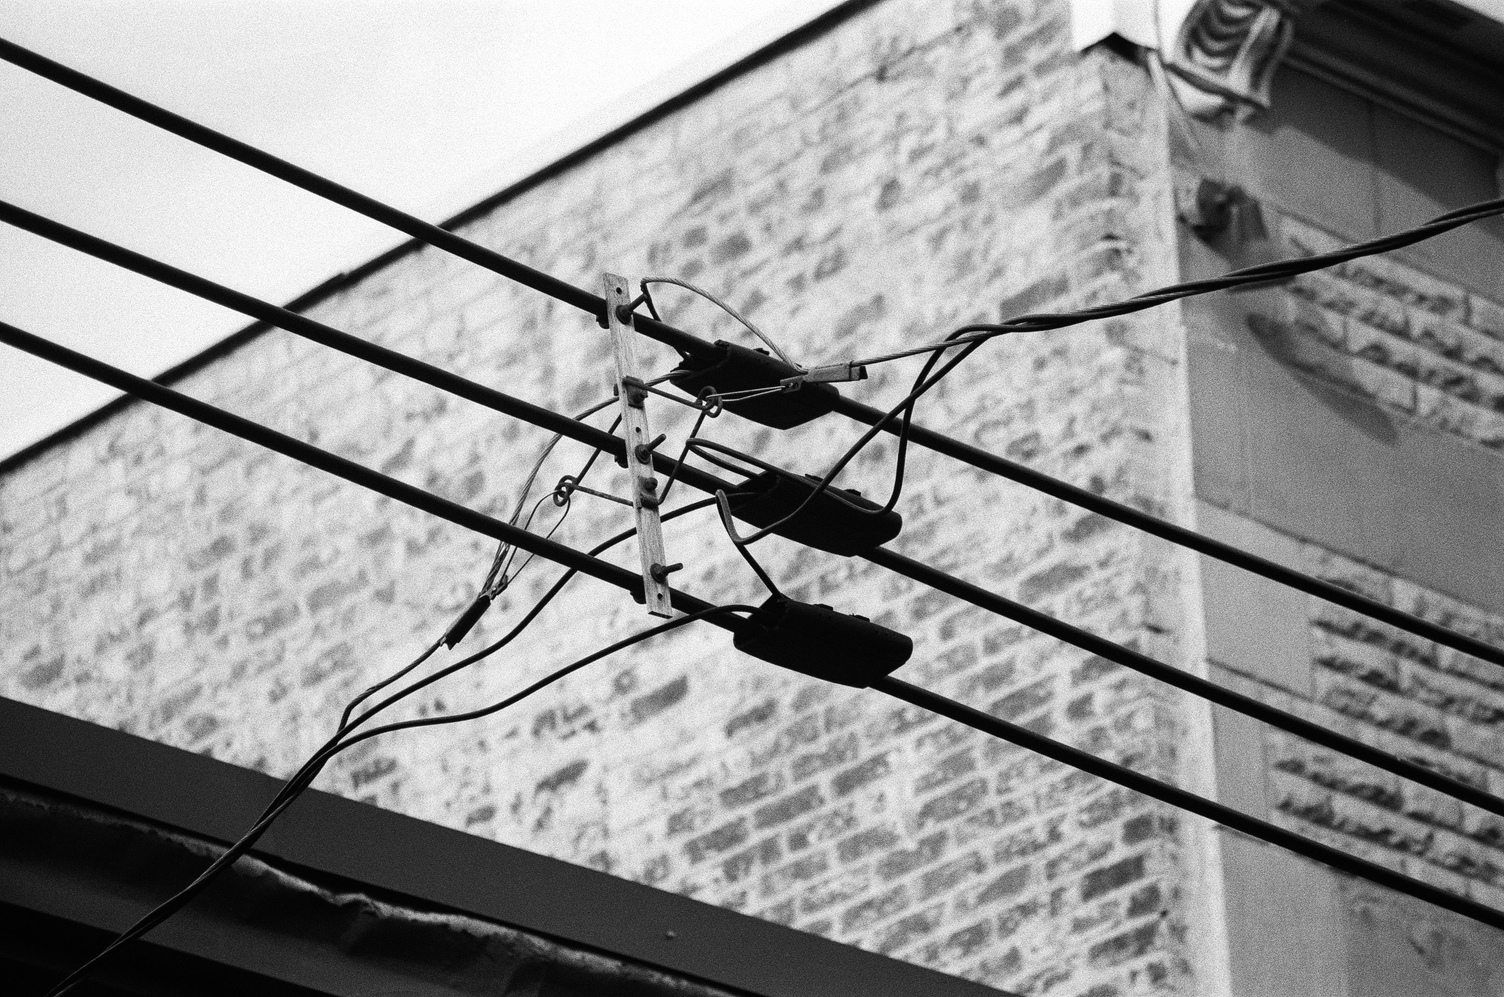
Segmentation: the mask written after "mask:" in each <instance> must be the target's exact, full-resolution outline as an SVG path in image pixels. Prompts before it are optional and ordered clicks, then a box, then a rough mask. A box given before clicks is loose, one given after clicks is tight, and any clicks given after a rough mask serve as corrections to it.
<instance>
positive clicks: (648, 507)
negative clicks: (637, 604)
mask: <svg viewBox="0 0 1504 997" xmlns="http://www.w3.org/2000/svg"><path fill="white" fill-rule="evenodd" d="M604 277H605V291H606V293H605V298H606V322H607V325H606V328H607V329H608V330H609V331H610V333H611V346H612V350H613V352H614V353H615V354H616V383H617V388H618V391H617V397H618V399H619V400H620V404H621V428H622V438H623V439H625V440H626V443H627V452H626V458H627V470H628V472H629V473H630V474H631V475H632V510H633V511H634V512H635V513H636V515H637V550H638V552H639V553H640V554H641V555H642V591H643V595H644V597H645V599H646V602H647V607H648V612H649V613H652V614H653V615H654V616H661V617H663V618H665V619H670V618H672V617H673V615H674V610H673V607H672V606H671V605H670V603H669V588H668V572H669V571H670V570H672V567H670V566H668V558H667V556H666V555H665V554H664V551H663V524H662V522H661V521H660V520H659V518H658V479H657V478H656V477H654V476H653V454H652V439H653V437H652V434H651V433H650V432H649V430H648V410H647V399H648V392H647V390H646V389H645V387H644V385H643V381H642V379H641V378H639V377H638V376H637V349H636V339H637V332H636V329H635V328H633V324H632V310H631V300H632V299H631V298H630V296H629V294H628V288H629V287H630V286H631V285H630V284H629V283H628V281H627V279H626V278H625V277H622V276H619V275H617V274H614V273H608V274H605V275H604ZM674 567H677V566H674Z"/></svg>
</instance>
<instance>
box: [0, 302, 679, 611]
mask: <svg viewBox="0 0 1504 997" xmlns="http://www.w3.org/2000/svg"><path fill="white" fill-rule="evenodd" d="M0 343H5V344H7V345H10V346H13V347H15V348H16V349H19V350H22V351H24V352H26V353H30V354H31V355H33V356H36V357H39V358H41V359H43V360H46V361H48V362H49V363H55V364H57V365H58V366H61V367H66V368H68V369H69V370H72V371H75V372H77V373H80V374H83V375H85V376H86V377H90V378H93V379H94V380H97V381H100V382H102V383H104V384H108V385H111V386H112V387H115V388H117V389H119V390H120V391H123V392H126V393H127V394H130V395H133V396H135V397H137V398H140V399H142V400H143V401H147V402H150V403H152V404H154V405H158V406H161V407H162V408H165V409H168V410H170V411H173V412H177V413H179V414H181V415H185V416H187V417H188V418H190V419H194V420H196V421H198V422H202V423H204V424H205V425H208V426H213V427H214V428H216V429H219V430H222V431H224V432H226V433H229V434H230V435H232V436H237V437H240V438H241V439H244V440H247V441H249V442H252V443H255V444H257V445H259V446H262V447H265V448H266V449H268V450H272V451H275V452H277V453H280V454H283V455H285V456H287V457H291V458H292V459H294V460H296V461H298V462H299V463H302V464H306V465H308V466H309V467H313V468H317V469H318V470H321V471H324V472H326V473H328V474H332V475H334V476H335V477H338V478H342V479H343V480H345V481H348V482H350V483H352V484H355V485H359V486H361V487H362V488H365V489H368V490H370V491H373V492H375V493H377V494H379V495H384V496H386V497H387V498H391V499H395V500H396V501H398V502H401V503H403V504H404V505H409V506H412V507H413V508H415V509H419V510H421V511H423V512H426V513H429V514H430V515H433V516H436V517H438V518H439V519H443V520H445V521H447V522H450V523H453V524H455V525H456V526H462V527H464V528H466V529H469V530H472V531H474V532H476V533H480V534H482V535H484V536H489V537H492V538H493V539H498V540H503V539H504V540H510V541H511V542H513V543H514V544H516V546H518V547H521V548H522V549H523V550H528V551H533V552H535V553H537V554H540V555H541V556H543V557H545V558H547V559H549V560H551V561H555V562H557V563H559V564H562V565H565V566H566V567H571V568H576V569H578V570H579V571H581V572H583V573H584V574H587V575H590V576H591V577H594V578H599V579H601V580H602V581H605V582H608V583H610V584H612V585H615V586H617V587H618V588H624V589H627V590H628V591H637V590H638V589H639V587H640V586H641V584H642V582H641V576H640V575H639V574H638V573H637V572H634V571H630V570H628V569H626V568H623V567H620V566H618V565H615V564H611V563H610V562H607V561H602V560H600V559H599V558H595V557H591V556H590V555H587V554H585V553H584V552H583V551H578V550H575V549H574V548H572V547H568V546H565V545H564V544H560V543H556V542H554V541H551V540H545V539H544V538H543V537H539V536H537V535H536V534H532V533H528V532H526V531H525V530H520V529H518V528H517V527H515V526H510V525H508V524H506V523H503V522H501V521H500V520H498V519H494V518H492V517H490V516H487V515H485V514H483V513H480V512H476V511H475V510H473V509H467V508H466V507H464V506H462V505H460V504H459V503H457V502H453V501H451V500H449V499H446V498H444V497H442V496H440V495H435V494H433V493H432V492H429V491H426V490H424V489H422V488H418V487H416V486H413V485H410V484H408V483H406V482H404V481H399V480H397V479H396V478H393V477H390V476H388V475H385V474H382V473H380V472H378V471H374V470H372V469H371V468H369V467H366V466H364V465H362V464H358V463H356V462H355V461H352V460H349V459H347V458H345V457H341V456H339V455H337V454H333V453H330V452H329V451H327V450H322V449H320V448H319V447H316V446H313V445H312V444H310V443H306V442H304V441H303V440H299V439H296V438H294V437H291V436H288V435H287V434H285V433H280V432H278V431H276V430H274V429H271V428H270V427H267V426H263V425H261V424H260V423H256V422H253V421H251V420H250V419H246V418H244V417H242V416H238V415H235V414H233V413H231V412H227V411H225V410H224V409H221V408H217V407H215V406H213V405H209V404H207V403H205V402H202V401H199V400H198V399H196V398H191V397H189V396H187V395H185V394H183V393H182V392H179V391H175V390H173V389H172V388H169V387H167V386H166V385H163V384H158V383H157V382H155V381H150V380H147V379H146V378H144V377H137V376H136V375H134V374H130V373H128V372H126V371H123V370H121V369H119V368H118V367H112V366H110V365H109V364H106V363H104V362H102V361H100V360H97V359H95V358H94V357H90V356H88V355H86V354H83V353H79V352H78V351H76V350H70V349H68V348H67V347H65V346H61V345H59V344H57V343H53V342H50V341H48V340H46V339H43V338H42V337H40V336H34V335H32V334H31V333H29V332H25V331H23V330H21V329H18V328H16V327H15V326H13V325H10V324H9V323H6V322H0ZM564 421H565V422H570V420H568V419H565V420H564ZM609 439H612V440H615V439H616V438H615V437H609ZM674 598H675V600H676V605H680V607H681V608H682V605H683V604H693V603H696V602H697V600H691V599H689V598H688V597H686V596H684V594H683V593H678V592H676V593H674Z"/></svg>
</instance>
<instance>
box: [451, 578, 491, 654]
mask: <svg viewBox="0 0 1504 997" xmlns="http://www.w3.org/2000/svg"><path fill="white" fill-rule="evenodd" d="M490 608H491V597H490V596H489V595H487V594H486V593H484V592H482V593H481V594H480V595H478V596H476V597H475V601H474V602H472V603H471V604H470V608H469V609H467V610H465V611H464V613H462V614H461V615H460V618H459V619H457V620H455V621H454V626H452V627H450V628H449V632H448V633H446V634H445V635H444V646H445V647H448V648H453V647H454V645H456V644H458V643H459V642H460V641H462V640H464V639H465V635H466V634H468V633H469V632H470V631H471V630H473V629H474V628H475V625H476V624H477V623H479V622H480V618H481V617H482V616H484V615H486V610H488V609H490Z"/></svg>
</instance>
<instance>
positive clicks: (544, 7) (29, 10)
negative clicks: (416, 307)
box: [0, 0, 834, 456]
mask: <svg viewBox="0 0 1504 997" xmlns="http://www.w3.org/2000/svg"><path fill="white" fill-rule="evenodd" d="M833 5H834V0H547V2H536V0H534V2H526V0H522V2H519V0H489V2H480V0H130V2H124V0H115V2H111V0H4V2H3V3H0V36H3V37H5V38H7V39H9V40H11V41H14V42H16V43H18V44H20V45H24V46H26V47H27V48H30V49H32V50H33V51H37V52H40V53H41V54H42V55H45V56H48V57H49V58H52V59H55V60H57V61H59V62H62V63H64V64H65V65H69V66H72V67H73V68H76V69H80V70H82V71H84V72H86V73H89V74H90V75H93V76H95V77H97V78H100V79H103V80H104V81H105V82H107V83H111V84H113V85H115V86H118V87H120V88H121V89H124V90H126V91H128V92H131V93H134V94H136V95H138V96H141V97H144V98H146V99H148V100H151V101H153V102H155V103H158V104H161V105H163V106H165V107H167V108H168V109H170V110H173V111H177V112H178V113H180V114H184V115H186V116H187V117H189V118H192V119H194V120H197V121H201V122H203V123H205V124H208V125H210V126H212V127H214V128H217V129H219V130H220V131H223V132H226V133H228V134H230V135H232V136H234V137H236V138H239V139H242V140H244V141H247V142H250V143H252V144H254V145H258V146H261V147H262V148H265V149H267V150H268V151H271V152H273V153H275V154H277V155H279V156H282V157H284V158H286V159H289V160H291V161H292V162H294V163H297V164H298V165H301V166H305V167H307V168H309V169H312V170H314V171H315V172H318V173H322V174H324V175H325V176H328V177H330V178H332V179H335V180H338V181H340V182H341V183H344V184H347V185H348V186H351V187H354V188H355V189H356V190H359V191H362V192H363V193H367V194H370V195H372V196H374V197H377V198H379V199H381V200H384V201H387V202H388V203H391V204H394V205H396V206H397V207H400V208H403V209H405V210H408V211H412V212H414V213H417V214H419V215H422V216H423V217H425V218H428V219H429V220H433V221H437V220H439V219H440V218H441V217H443V216H446V215H449V214H452V213H454V212H455V211H457V210H459V209H460V208H463V207H465V206H466V205H467V204H468V203H471V202H473V201H478V200H480V199H481V197H483V196H485V195H486V194H487V193H490V192H492V191H493V190H496V189H500V187H501V186H502V185H503V184H504V182H505V181H506V179H507V176H506V173H507V170H506V169H505V168H504V167H503V166H502V164H504V163H505V162H507V161H509V160H512V161H514V160H516V159H518V158H519V157H520V158H522V159H527V158H529V150H533V153H532V158H535V159H536V158H537V153H538V149H537V147H538V146H539V145H540V144H543V145H545V146H547V145H548V144H549V143H548V140H549V139H550V138H551V137H552V138H554V143H553V145H554V146H557V145H558V144H559V136H560V133H561V132H564V133H567V134H568V133H572V134H576V135H577V134H579V133H581V132H582V131H584V130H588V128H589V122H588V121H587V122H583V123H582V121H581V119H582V118H583V119H591V120H595V121H600V120H614V119H616V118H617V117H618V116H619V115H622V114H624V113H625V110H626V109H627V108H630V107H637V108H638V109H640V107H641V106H642V105H643V102H644V101H645V99H646V96H645V95H646V94H652V93H655V92H657V93H659V95H660V96H666V95H667V94H668V93H670V92H672V91H673V90H676V89H682V84H683V83H685V82H689V81H691V80H692V79H693V78H695V75H704V73H703V72H699V70H700V67H702V66H705V65H707V64H711V65H719V64H724V63H725V62H729V61H730V60H731V58H732V57H733V56H734V55H736V54H743V53H745V52H747V51H751V50H752V49H753V48H756V47H757V46H758V45H759V44H761V43H762V42H765V41H767V40H771V39H772V38H774V37H776V36H777V35H778V34H781V33H782V32H783V31H785V30H787V29H789V28H792V27H793V26H795V25H797V24H799V23H802V22H803V21H806V20H809V19H810V18H812V17H813V16H815V15H816V14H817V13H818V12H819V11H820V10H823V9H825V8H828V7H831V6H833ZM623 52H628V53H631V54H632V55H631V57H630V58H622V57H621V56H622V53H623ZM686 63H690V64H691V65H690V66H686V65H685V64H686ZM607 65H609V66H611V67H612V68H611V71H610V72H606V71H604V70H593V69H592V67H603V66H607ZM676 67H678V72H677V73H674V72H673V71H674V70H675V68H676ZM665 75H667V76H669V77H670V79H669V80H664V79H663V77H664V76H665ZM655 80H656V83H655ZM571 125H573V126H574V127H573V128H572V129H571V128H570V126H571ZM0 198H3V199H5V200H8V201H11V202H13V203H17V204H19V205H20V206H22V207H24V208H28V209H30V210H32V211H35V212H38V213H40V214H43V215H47V216H49V217H52V218H55V219H57V220H59V221H62V222H64V223H66V224H69V225H72V226H74V227H75V228H79V229H83V230H84V231H87V232H90V233H92V234H95V235H99V236H102V237H104V238H106V239H109V240H111V241H114V242H118V243H121V244H123V245H125V246H127V247H129V248H131V249H135V250H137V251H139V252H142V253H146V254H147V255H150V256H155V257H157V258H159V259H163V260H166V261H167V262H169V263H173V264H175V265H177V266H180V267H182V268H184V269H187V270H190V271H193V272H195V273H199V274H202V275H204V276H207V277H209V278H211V279H213V280H216V281H219V282H221V283H224V284H228V285H230V286H231V287H234V288H236V289H238V290H242V291H245V292H247V293H250V294H253V295H256V296H257V297H261V298H264V299H270V300H271V301H273V302H275V303H278V304H281V303H283V302H285V301H287V300H289V299H291V298H292V297H294V296H296V295H297V294H298V293H300V292H301V291H304V290H306V289H308V288H309V287H312V286H314V285H315V284H318V283H320V282H321V281H323V280H324V279H325V278H327V277H329V276H332V275H333V274H335V273H337V272H339V271H341V270H345V269H348V268H350V267H352V266H355V265H358V264H360V263H362V262H364V261H366V260H367V259H369V258H371V257H372V256H374V255H376V254H377V253H378V252H380V251H381V250H383V249H385V248H387V247H389V246H391V245H395V244H396V243H398V242H400V241H402V237H401V236H400V235H399V234H398V233H396V232H393V231H392V230H390V229H386V228H384V227H382V226H380V225H377V224H376V223H374V222H370V221H367V220H365V219H364V218H362V217H360V216H358V215H355V214H353V213H351V212H348V211H345V210H344V209H341V208H338V207H335V206H332V205H328V204H325V203H324V202H321V201H320V200H319V199H317V198H315V197H313V196H312V195H309V194H305V193H303V192H302V191H300V190H297V189H296V188H292V187H289V186H286V185H284V184H281V183H280V182H278V181H275V180H272V179H270V178H268V177H266V176H264V175H262V174H260V173H258V172H257V171H255V170H252V169H250V168H248V167H244V166H241V165H239V164H237V163H234V162H232V161H230V160H228V159H225V158H223V157H221V156H218V155H217V154H215V153H212V152H209V151H207V150H203V149H200V148H199V147H197V146H194V145H192V144H191V143H188V142H185V141H183V140H181V139H177V138H175V137H173V136H171V135H168V134H167V133H165V132H162V131H159V130H158V129H156V128H153V127H152V126H150V125H146V124H142V123H140V122H137V121H135V120H134V119H132V118H129V117H127V116H126V115H123V114H120V113H118V112H116V111H113V110H110V109H109V108H106V107H104V106H102V105H99V104H96V103H94V102H92V101H90V100H88V99H87V98H84V97H80V96H77V95H75V94H73V93H72V92H71V91H68V90H65V89H63V88H62V87H59V86H56V85H55V84H52V83H49V82H47V81H45V80H42V79H40V78H39V77H35V76H32V75H31V74H29V73H27V72H25V71H23V70H21V69H18V68H16V67H14V66H12V65H10V64H9V63H0ZM0 319H4V320H5V321H8V322H10V323H12V324H14V325H17V326H20V327H21V328H23V329H26V330H28V331H30V332H34V333H37V334H39V335H43V336H46V337H48V338H51V339H54V340H56V341H59V342H62V343H64V344H66V345H68V346H71V347H73V348H75V349H80V350H84V351H87V352H89V353H92V354H94V355H96V356H99V357H101V358H103V359H105V360H107V361H109V362H110V363H113V364H116V365H118V366H121V367H125V368H127V369H129V370H131V371H134V372H135V373H138V374H143V375H147V376H154V375H155V374H157V373H159V372H160V371H162V370H164V369H165V368H167V367H169V366H171V365H172V364H174V363H176V362H178V361H180V360H182V359H184V358H186V357H189V356H191V355H193V354H194V353H197V352H198V351H200V350H202V349H204V348H205V347H206V346H208V345H210V344H211V343H213V342H215V341H216V340H218V339H221V338H223V337H224V336H226V335H228V334H230V333H231V332H234V331H235V330H237V329H239V328H241V327H243V326H245V325H247V324H248V322H249V320H248V319H246V318H245V317H244V316H241V315H238V314H236V313H232V312H228V311H225V310H223V309H221V308H218V307H217V306H214V305H210V304H208V303H206V302H201V301H197V300H196V299H193V298H191V297H189V296H187V295H184V294H182V293H181V292H178V291H174V290H172V289H170V288H166V287H162V286H160V285H156V284H153V283H152V282H150V281H148V280H146V279H144V278H140V277H136V276H134V275H131V274H128V273H125V272H124V271H121V270H118V269H116V268H114V267H111V266H109V265H107V264H104V263H99V262H96V261H94V260H92V259H90V258H87V257H84V256H82V255H80V254H78V253H74V252H72V251H71V250H67V249H63V248H61V247H58V246H55V245H53V244H51V243H48V242H46V241H44V240H41V239H39V238H36V237H34V236H31V235H28V234H26V233H24V232H21V231H19V230H17V229H14V228H11V227H9V226H6V225H0ZM112 395H113V392H112V391H111V390H110V389H108V388H104V387H103V386H100V385H96V384H93V383H91V382H88V381H85V380H84V379H82V378H80V377H79V376H77V375H75V374H71V373H69V372H66V371H62V370H60V369H58V368H55V367H52V366H50V365H48V364H46V363H44V362H42V361H39V360H34V359H32V358H31V357H29V356H26V355H23V354H20V353H17V352H15V351H13V350H11V349H9V348H8V347H3V346H0V456H4V455H8V454H10V453H13V452H15V451H16V450H19V449H21V448H22V447H23V446H25V445H26V444H28V443H30V442H32V441H34V440H37V439H40V438H41V437H43V436H45V435H46V434H47V433H49V432H52V431H53V430H55V429H58V428H60V427H62V426H64V425H66V424H67V423H68V422H70V421H72V420H73V419H75V418H77V417H79V416H81V415H84V414H86V413H87V412H89V411H91V410H92V409H94V408H96V407H98V406H99V405H101V404H103V403H104V402H105V401H107V400H109V398H110V397H112Z"/></svg>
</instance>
